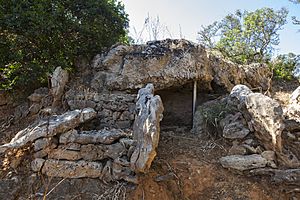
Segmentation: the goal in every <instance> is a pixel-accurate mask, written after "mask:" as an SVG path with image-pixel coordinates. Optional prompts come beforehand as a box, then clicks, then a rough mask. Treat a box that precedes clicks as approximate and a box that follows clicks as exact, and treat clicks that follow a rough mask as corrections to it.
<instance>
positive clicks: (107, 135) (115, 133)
mask: <svg viewBox="0 0 300 200" xmlns="http://www.w3.org/2000/svg"><path fill="white" fill-rule="evenodd" d="M128 135H129V134H128V133H126V132H125V131H123V130H121V129H111V130H108V129H103V130H93V131H80V132H78V131H76V130H71V131H69V132H66V133H63V134H61V135H60V138H59V142H60V143H62V144H67V143H79V144H97V143H101V144H111V143H113V142H114V141H116V140H118V139H120V138H121V137H125V136H128Z"/></svg>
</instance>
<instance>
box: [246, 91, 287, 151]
mask: <svg viewBox="0 0 300 200" xmlns="http://www.w3.org/2000/svg"><path fill="white" fill-rule="evenodd" d="M245 103H246V107H247V110H248V112H249V113H250V115H251V123H252V125H253V127H254V129H255V134H256V137H257V138H259V140H260V141H262V142H263V144H264V147H265V148H266V149H267V150H275V151H277V152H282V142H281V133H282V131H283V129H284V123H283V111H282V108H281V106H280V104H279V103H278V102H277V101H276V100H273V99H271V98H270V97H267V96H265V95H263V94H261V93H252V94H249V95H247V96H246V99H245Z"/></svg>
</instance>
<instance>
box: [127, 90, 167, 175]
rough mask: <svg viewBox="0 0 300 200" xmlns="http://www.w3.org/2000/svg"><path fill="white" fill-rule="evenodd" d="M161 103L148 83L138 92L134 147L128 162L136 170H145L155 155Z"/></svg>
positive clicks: (160, 118) (160, 117) (161, 111)
mask: <svg viewBox="0 0 300 200" xmlns="http://www.w3.org/2000/svg"><path fill="white" fill-rule="evenodd" d="M163 110H164V108H163V104H162V101H161V99H160V97H159V96H158V95H156V96H154V87H153V85H152V84H148V85H147V86H146V87H145V88H142V89H140V90H139V92H138V97H137V103H136V112H137V116H136V119H135V121H134V125H133V139H134V140H136V142H137V144H136V149H135V150H134V152H133V154H132V157H131V159H130V164H131V166H132V168H133V169H134V170H135V171H136V172H145V170H147V169H149V168H150V165H151V163H152V161H153V159H154V158H155V156H156V148H157V146H158V141H159V134H160V125H159V123H160V121H161V120H162V113H163Z"/></svg>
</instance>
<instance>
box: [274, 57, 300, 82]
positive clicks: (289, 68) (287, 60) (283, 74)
mask: <svg viewBox="0 0 300 200" xmlns="http://www.w3.org/2000/svg"><path fill="white" fill-rule="evenodd" d="M298 64H300V56H299V55H295V54H293V53H289V54H284V55H279V56H277V57H276V59H274V60H273V61H272V62H271V67H272V68H273V72H274V77H275V78H277V79H284V80H292V79H293V72H294V70H295V67H296V66H297V65H298Z"/></svg>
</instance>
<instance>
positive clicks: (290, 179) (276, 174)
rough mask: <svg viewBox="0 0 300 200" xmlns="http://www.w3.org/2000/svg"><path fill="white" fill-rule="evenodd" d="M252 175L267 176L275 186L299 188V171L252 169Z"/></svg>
mask: <svg viewBox="0 0 300 200" xmlns="http://www.w3.org/2000/svg"><path fill="white" fill-rule="evenodd" d="M250 172H251V174H253V175H259V176H261V175H267V176H270V177H271V180H272V181H273V182H274V183H277V184H282V183H285V184H289V185H297V186H300V169H287V170H279V169H254V170H251V171H250Z"/></svg>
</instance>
